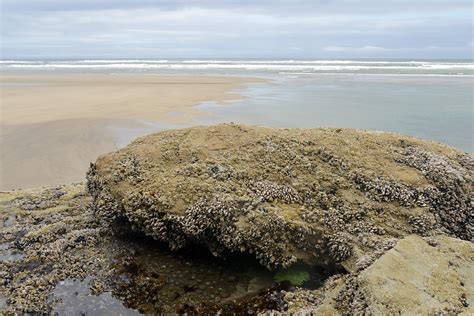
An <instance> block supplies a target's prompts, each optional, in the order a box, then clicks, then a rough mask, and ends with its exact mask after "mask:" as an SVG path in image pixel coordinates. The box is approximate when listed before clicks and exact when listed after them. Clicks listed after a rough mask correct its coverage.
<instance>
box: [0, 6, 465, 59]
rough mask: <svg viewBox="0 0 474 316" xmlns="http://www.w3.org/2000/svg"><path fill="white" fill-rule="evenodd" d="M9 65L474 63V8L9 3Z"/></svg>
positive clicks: (4, 15)
mask: <svg viewBox="0 0 474 316" xmlns="http://www.w3.org/2000/svg"><path fill="white" fill-rule="evenodd" d="M0 3H1V20H2V25H1V39H2V42H1V53H2V58H32V57H37V58H60V57H63V58H89V57H104V58H105V57H108V58H111V57H116V58H173V57H174V58H251V57H267V58H473V46H472V42H473V7H472V3H471V1H470V0H444V1H441V0H430V1H426V0H411V1H407V0H386V1H374V0H364V1H356V0H311V1H310V0H299V1H298V0H294V1H289V0H280V1H276V0H273V1H270V0H260V1H255V0H254V1H248V0H239V1H225V0H220V1H219V0H201V1H198V0H188V1H185V0H177V1H163V0H162V1H151V0H135V1H134V0H128V1H125V0H118V1H111V0H102V1H101V0H95V1H92V0H81V1H67V0H61V1H60V0H0Z"/></svg>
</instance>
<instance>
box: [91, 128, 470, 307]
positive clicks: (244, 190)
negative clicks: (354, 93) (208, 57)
mask: <svg viewBox="0 0 474 316" xmlns="http://www.w3.org/2000/svg"><path fill="white" fill-rule="evenodd" d="M87 178H88V184H87V188H88V192H89V193H90V194H91V195H92V197H93V202H92V209H93V210H94V212H95V214H96V216H97V217H99V218H102V219H104V220H106V221H108V222H109V223H110V225H111V226H113V227H114V228H115V229H118V230H119V231H120V230H127V229H133V230H136V231H141V232H144V233H145V234H146V235H148V236H151V237H153V238H155V239H157V240H161V241H165V242H167V243H168V244H169V245H170V246H171V247H172V248H174V249H179V248H182V247H186V246H188V245H191V244H200V245H204V246H206V247H208V249H209V250H210V251H211V252H212V253H213V254H214V255H216V256H225V255H226V254H227V253H229V252H245V253H252V254H253V255H254V256H255V257H256V258H258V259H259V260H260V262H261V263H262V264H264V265H265V266H267V267H268V268H275V267H280V266H283V267H286V266H289V265H291V264H292V263H294V262H296V261H305V262H307V263H311V264H318V265H331V264H342V265H344V267H346V269H347V270H349V271H361V270H364V269H365V268H366V267H367V266H369V265H370V264H371V263H372V262H373V261H374V260H376V259H377V258H378V257H379V256H380V255H382V254H383V252H385V251H386V250H387V249H389V248H390V247H389V246H387V245H388V244H386V243H387V241H390V240H394V239H399V238H402V237H404V236H406V235H408V234H411V233H417V234H422V235H435V234H436V233H446V234H449V235H452V236H457V237H459V238H462V239H467V240H470V239H471V238H472V236H473V235H472V229H473V213H472V205H471V204H472V201H471V192H472V163H470V162H469V158H468V156H467V155H465V154H464V153H461V152H459V151H457V150H455V149H453V148H450V147H448V146H445V145H441V144H437V143H432V142H425V141H421V140H418V139H415V138H410V137H405V136H400V135H396V134H389V133H378V132H366V131H358V130H351V129H329V128H324V129H273V128H264V127H249V126H241V125H234V124H221V125H217V126H210V127H194V128H189V129H181V130H170V131H165V132H160V133H157V134H153V135H150V136H146V137H143V138H140V139H138V140H136V141H134V142H133V143H132V144H130V145H129V146H127V147H126V148H124V149H121V150H119V151H117V152H114V153H110V154H107V155H104V156H102V157H100V158H99V159H98V160H97V162H96V163H94V164H92V165H91V168H90V170H89V172H88V176H87ZM388 243H389V244H390V242H388ZM360 309H361V310H362V309H363V307H360Z"/></svg>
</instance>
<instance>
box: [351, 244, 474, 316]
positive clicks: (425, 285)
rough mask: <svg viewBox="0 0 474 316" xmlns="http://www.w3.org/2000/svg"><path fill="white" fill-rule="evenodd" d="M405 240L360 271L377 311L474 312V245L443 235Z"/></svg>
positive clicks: (370, 305)
mask: <svg viewBox="0 0 474 316" xmlns="http://www.w3.org/2000/svg"><path fill="white" fill-rule="evenodd" d="M429 242H430V244H431V245H430V244H428V243H427V242H426V241H424V240H423V239H422V238H421V237H419V236H409V237H406V238H404V239H402V240H400V241H399V242H398V243H397V245H396V246H395V247H394V248H393V249H391V250H389V251H387V253H385V254H384V255H383V256H382V257H380V258H379V259H378V260H377V261H376V262H375V263H374V264H373V265H371V266H370V267H369V268H367V269H366V270H365V271H363V272H362V273H361V274H360V275H359V284H360V288H361V292H362V293H363V295H364V297H365V300H366V303H367V306H368V309H369V310H370V311H371V312H372V314H374V315H382V314H383V315H386V314H399V313H401V314H418V315H420V314H425V315H427V314H434V313H436V312H440V311H444V312H453V313H458V312H461V311H465V312H468V311H469V310H467V309H466V307H469V306H471V309H470V312H472V313H474V309H472V307H473V306H474V245H473V243H471V242H468V241H462V240H459V239H454V238H449V237H446V236H440V237H438V238H433V239H431V240H430V241H429Z"/></svg>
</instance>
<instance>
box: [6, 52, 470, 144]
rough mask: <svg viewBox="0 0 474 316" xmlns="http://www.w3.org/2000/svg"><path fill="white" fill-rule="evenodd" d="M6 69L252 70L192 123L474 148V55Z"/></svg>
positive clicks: (46, 63)
mask: <svg viewBox="0 0 474 316" xmlns="http://www.w3.org/2000/svg"><path fill="white" fill-rule="evenodd" d="M0 69H1V71H2V72H3V73H12V72H13V73H31V72H40V73H45V72H47V73H51V72H53V73H56V72H59V73H64V72H65V73H84V72H86V73H91V72H92V73H95V72H97V73H110V74H120V73H132V74H149V75H154V74H187V75H221V76H255V77H261V78H265V79H268V82H266V83H258V84H251V85H250V86H248V87H247V88H245V89H241V90H240V91H238V92H239V93H241V94H242V95H244V96H245V99H243V100H240V101H237V102H227V103H226V104H225V105H218V104H214V103H212V102H207V103H202V104H199V105H198V106H199V107H201V108H203V109H205V110H206V111H207V112H208V113H209V116H207V117H205V118H199V119H198V120H196V121H195V122H194V123H197V124H213V123H218V122H229V121H233V122H236V123H247V124H258V125H267V126H274V127H321V126H331V127H351V128H360V129H369V130H380V131H390V132H397V133H401V134H406V135H411V136H416V137H420V138H423V139H427V140H434V141H439V142H443V143H446V144H448V145H451V146H454V147H457V148H459V149H461V150H464V151H467V152H472V151H473V149H474V145H473V113H474V111H473V105H474V103H473V95H474V62H473V61H472V60H367V59H366V60H317V59H306V60H290V59H287V60H267V59H242V60H237V59H217V60H209V59H198V60H196V59H194V60H191V59H189V60H178V59H147V60H144V59H133V60H131V59H108V60H106V59H88V60H3V61H0Z"/></svg>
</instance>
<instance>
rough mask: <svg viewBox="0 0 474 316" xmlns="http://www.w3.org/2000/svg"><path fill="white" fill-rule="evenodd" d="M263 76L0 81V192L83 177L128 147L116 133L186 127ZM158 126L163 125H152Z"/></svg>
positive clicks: (7, 77) (19, 78)
mask: <svg viewBox="0 0 474 316" xmlns="http://www.w3.org/2000/svg"><path fill="white" fill-rule="evenodd" d="M260 81H261V80H260V79H254V78H242V77H210V76H156V75H89V74H87V75H86V74H76V75H3V76H1V77H0V88H1V96H0V101H1V115H0V148H1V153H0V190H11V189H16V188H29V187H38V186H50V185H57V184H61V183H71V182H78V181H82V180H83V179H84V174H85V171H86V170H87V167H88V164H89V162H90V161H94V160H95V159H96V157H97V156H98V155H100V154H102V153H106V152H109V151H112V150H115V149H116V148H117V146H118V145H123V144H120V143H123V140H121V141H119V140H118V135H117V128H119V127H125V128H132V129H133V128H135V127H136V128H138V129H139V130H143V131H144V132H146V131H150V130H151V129H152V128H150V127H149V126H148V127H147V126H141V125H143V124H140V123H139V122H140V120H148V121H155V122H162V123H165V124H173V125H176V126H182V125H186V124H190V123H192V120H193V119H194V118H196V117H199V116H203V115H205V114H206V113H205V112H204V111H203V110H202V109H199V108H198V107H196V106H195V105H196V104H199V103H201V102H206V101H216V102H225V101H231V100H236V99H239V98H241V96H240V95H238V94H237V93H235V92H233V91H235V90H236V89H238V88H243V87H245V85H246V84H249V83H252V82H260ZM155 128H156V129H158V127H156V126H155Z"/></svg>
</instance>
